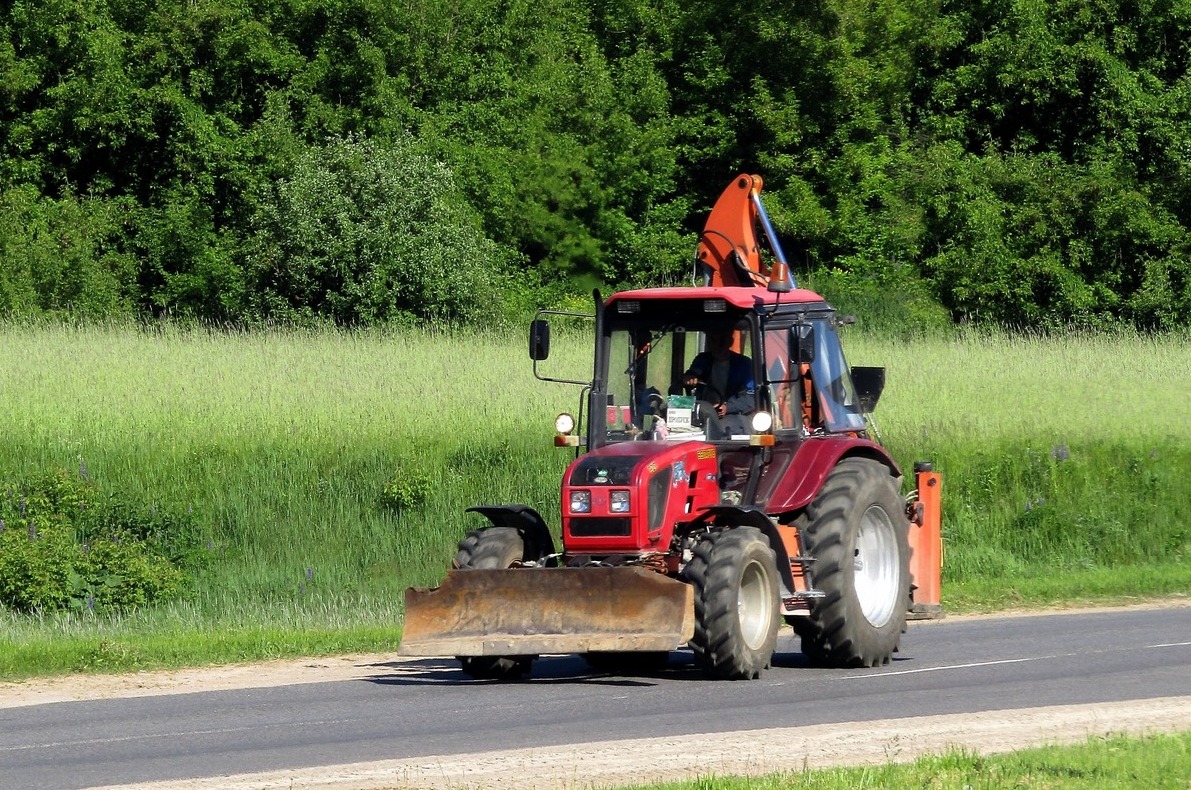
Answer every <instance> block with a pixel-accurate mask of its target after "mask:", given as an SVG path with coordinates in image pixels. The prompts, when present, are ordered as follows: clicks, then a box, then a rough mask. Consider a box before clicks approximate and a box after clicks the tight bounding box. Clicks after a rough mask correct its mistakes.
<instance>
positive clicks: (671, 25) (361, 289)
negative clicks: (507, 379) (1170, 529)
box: [0, 0, 1191, 330]
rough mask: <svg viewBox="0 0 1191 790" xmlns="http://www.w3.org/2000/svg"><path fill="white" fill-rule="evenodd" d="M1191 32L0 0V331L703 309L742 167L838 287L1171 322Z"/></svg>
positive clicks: (1049, 20)
mask: <svg viewBox="0 0 1191 790" xmlns="http://www.w3.org/2000/svg"><path fill="white" fill-rule="evenodd" d="M1188 25H1191V11H1189V10H1188V7H1187V4H1186V3H1185V2H1169V1H1168V0H1145V1H1144V2H1142V3H1141V5H1137V4H1132V5H1130V4H1124V3H1119V2H1118V3H1114V2H1108V3H1092V2H1089V0H1061V1H1060V2H1056V3H1050V4H1038V3H1035V2H1030V1H1029V0H964V2H962V3H958V4H955V3H952V4H948V3H941V2H937V1H936V0H877V2H875V3H873V2H859V1H858V0H825V2H822V3H817V4H787V5H784V6H772V5H766V4H754V5H747V4H746V5H744V6H730V5H725V4H724V3H722V2H719V0H694V2H689V3H675V2H673V1H672V0H661V1H660V2H652V3H644V2H640V1H639V0H618V2H596V3H585V2H580V1H579V0H548V1H547V2H529V0H514V1H513V2H505V1H504V0H502V1H501V2H496V0H461V2H455V3H449V4H443V3H432V2H414V3H412V4H410V3H406V4H404V5H400V6H395V5H393V4H391V3H384V2H380V1H379V0H341V1H340V2H334V3H332V2H326V1H324V0H315V1H314V2H305V1H303V2H298V1H297V0H206V1H205V2H201V3H199V2H188V1H187V0H164V1H163V2H158V3H153V4H148V5H146V4H144V3H142V2H139V0H108V2H104V3H92V4H79V3H72V2H65V0H53V1H52V2H42V3H16V4H9V5H7V6H5V7H4V8H3V10H0V207H2V208H3V211H2V212H0V214H2V215H3V218H0V315H5V316H27V315H37V314H42V313H51V314H56V315H57V314H61V315H68V316H71V317H72V318H73V317H86V318H90V317H94V316H129V315H135V316H137V317H145V316H159V315H173V316H184V317H193V318H198V319H201V320H204V321H207V322H213V323H233V324H246V323H258V322H261V321H277V320H280V321H323V320H327V321H333V322H338V323H341V324H348V325H362V324H375V323H387V322H396V323H401V322H405V321H409V320H415V321H422V322H432V321H439V320H448V321H472V322H478V323H480V324H486V322H488V321H489V320H490V318H491V317H492V316H493V315H494V313H497V312H500V313H503V314H505V315H507V314H509V313H520V312H524V311H525V308H524V307H523V306H524V305H525V304H526V303H533V302H541V301H547V300H550V299H553V298H555V297H556V296H557V295H558V293H557V292H558V291H563V292H582V291H586V290H589V289H590V287H591V285H593V284H598V283H601V282H602V283H606V284H613V285H619V284H633V285H643V284H654V283H679V282H685V281H687V279H688V275H689V267H690V261H691V256H692V253H693V249H694V246H695V233H696V232H697V230H698V229H699V227H700V226H701V224H702V222H703V219H704V217H705V216H706V212H707V210H708V209H709V207H710V205H711V203H712V201H713V200H714V199H715V197H716V195H717V194H718V193H719V191H720V190H721V189H722V188H723V187H724V185H725V184H726V183H727V182H728V180H729V179H730V178H731V177H732V176H733V175H734V174H735V173H738V172H740V171H750V172H759V173H761V174H762V175H763V176H764V177H765V179H766V183H767V189H766V198H767V203H768V205H769V210H770V213H771V215H772V217H773V219H774V223H775V225H776V226H777V230H778V233H779V235H780V236H782V238H783V240H784V246H785V248H786V251H787V253H788V254H789V255H790V257H791V261H792V263H793V264H794V265H795V267H796V268H797V269H799V270H803V271H806V272H814V273H816V275H819V274H824V273H830V279H831V281H832V282H833V283H836V284H838V285H839V286H840V287H841V289H842V290H857V289H859V290H864V289H865V288H867V287H868V284H869V283H871V282H874V281H875V282H878V283H880V284H882V285H884V286H889V287H891V288H893V289H894V290H897V289H904V288H906V287H907V285H906V284H907V283H913V284H914V285H913V286H911V290H913V291H914V292H915V294H916V295H917V296H916V298H924V297H929V298H931V299H933V300H934V301H936V302H938V303H939V304H941V305H943V306H944V307H945V308H946V310H947V311H948V312H949V315H950V317H951V318H952V320H955V321H964V322H972V321H974V322H987V323H992V324H1008V325H1013V326H1020V327H1027V326H1046V327H1058V326H1069V325H1082V326H1094V327H1103V326H1107V325H1111V324H1114V323H1119V322H1125V323H1129V324H1132V325H1134V326H1137V327H1141V328H1145V329H1162V330H1165V329H1170V328H1172V327H1177V326H1184V325H1186V324H1187V323H1188V321H1191V285H1189V283H1191V263H1188V261H1191V237H1189V235H1188V230H1189V222H1191V220H1189V219H1188V218H1189V217H1191V186H1189V185H1191V173H1189V171H1188V167H1189V165H1188V162H1189V161H1191V157H1189V156H1188V153H1187V152H1188V150H1189V148H1191V90H1189V89H1188V84H1189V82H1188V74H1189V69H1191V52H1189V51H1188V48H1187V46H1186V43H1185V39H1186V36H1185V35H1184V33H1185V30H1186V29H1187V27H1188ZM505 292H509V293H508V296H507V298H505V299H497V298H496V297H497V296H498V294H503V293H505ZM497 302H499V303H501V304H502V307H496V306H495V304H494V303H497ZM924 312H932V311H931V310H929V309H927V310H924ZM918 320H919V319H915V321H916V322H917V321H918ZM931 320H933V319H931Z"/></svg>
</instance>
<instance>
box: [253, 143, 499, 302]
mask: <svg viewBox="0 0 1191 790" xmlns="http://www.w3.org/2000/svg"><path fill="white" fill-rule="evenodd" d="M254 225H255V227H256V229H257V233H256V235H255V236H254V237H253V241H252V244H251V246H250V249H249V253H248V271H249V276H250V278H251V279H252V281H253V282H254V284H255V286H256V287H255V289H254V295H253V296H252V297H251V301H252V302H253V303H254V308H253V309H254V311H255V312H256V313H257V315H258V316H259V317H261V318H267V319H281V320H283V321H309V320H310V319H312V318H325V319H330V320H331V321H333V322H335V323H337V324H341V325H360V324H374V323H385V322H393V321H399V320H400V319H402V318H403V317H406V316H416V317H418V318H423V319H433V320H436V321H446V322H468V321H480V320H483V319H489V318H491V315H492V313H491V308H492V307H493V304H494V302H496V301H498V300H497V297H498V296H499V294H498V292H497V289H496V284H497V281H498V277H499V275H500V273H501V272H502V270H503V268H504V265H505V259H506V258H507V253H505V252H503V251H502V250H501V249H500V248H499V247H497V245H495V244H493V243H492V242H490V241H489V240H488V239H486V238H485V237H484V236H483V234H482V232H481V231H480V229H479V227H478V220H477V218H476V217H475V215H474V213H473V212H472V211H471V208H470V206H468V204H467V203H466V201H465V200H464V199H463V197H462V195H461V194H460V193H459V191H458V189H457V188H456V187H455V185H454V177H453V175H452V173H451V172H450V171H449V170H448V169H447V168H446V167H445V166H444V165H442V164H441V163H438V162H435V161H433V160H432V159H431V158H430V157H428V156H427V155H425V154H423V153H421V152H419V151H418V150H417V148H416V146H415V145H414V142H413V141H412V140H411V139H408V138H407V139H404V140H401V141H399V142H396V143H392V144H389V145H382V144H379V143H377V142H375V141H369V140H356V139H354V138H352V137H346V138H336V139H332V140H330V141H328V142H327V144H326V145H323V146H320V147H318V148H314V149H311V150H309V151H308V152H306V153H304V154H303V155H302V156H301V157H300V158H299V160H298V161H297V162H296V163H295V165H294V169H293V173H292V175H291V176H290V177H289V178H288V179H286V180H282V181H280V182H278V184H277V185H276V187H275V188H274V189H273V190H270V191H269V194H268V196H267V197H266V198H264V199H262V201H261V203H260V204H259V205H258V209H257V215H256V218H255V220H254Z"/></svg>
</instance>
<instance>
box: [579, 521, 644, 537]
mask: <svg viewBox="0 0 1191 790" xmlns="http://www.w3.org/2000/svg"><path fill="white" fill-rule="evenodd" d="M570 532H571V534H572V535H574V536H575V537H577V538H595V537H615V538H627V537H628V536H629V535H631V534H633V523H632V521H631V520H630V519H627V518H598V517H592V518H572V519H571V529H570Z"/></svg>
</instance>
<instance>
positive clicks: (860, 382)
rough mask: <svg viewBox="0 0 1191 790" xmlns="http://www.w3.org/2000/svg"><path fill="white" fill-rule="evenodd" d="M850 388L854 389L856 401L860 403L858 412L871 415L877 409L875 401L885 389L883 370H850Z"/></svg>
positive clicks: (858, 368)
mask: <svg viewBox="0 0 1191 790" xmlns="http://www.w3.org/2000/svg"><path fill="white" fill-rule="evenodd" d="M852 386H853V387H855V388H856V399H857V400H858V401H860V410H861V411H862V412H864V413H865V414H872V411H873V409H875V408H877V400H878V399H880V397H881V392H882V391H883V390H884V389H885V368H864V367H856V368H852Z"/></svg>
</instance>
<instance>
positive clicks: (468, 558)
mask: <svg viewBox="0 0 1191 790" xmlns="http://www.w3.org/2000/svg"><path fill="white" fill-rule="evenodd" d="M525 551H526V546H525V540H524V539H523V538H522V537H521V535H520V534H519V533H518V532H517V530H515V529H513V528H512V527H486V528H484V529H475V530H472V531H471V532H469V533H467V537H465V538H464V539H463V540H461V541H459V550H458V551H457V552H456V553H455V567H456V568H459V569H461V570H466V569H470V568H497V569H499V568H511V567H513V566H514V565H516V564H518V563H520V562H521V561H523V560H524V559H525V558H526V557H525ZM456 658H458V659H459V663H460V664H462V665H463V672H464V674H466V675H468V676H469V677H473V678H476V679H478V680H513V679H516V678H519V677H521V676H522V675H524V674H525V673H526V672H528V671H529V669H530V667H531V665H532V664H533V660H534V658H535V656H456Z"/></svg>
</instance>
